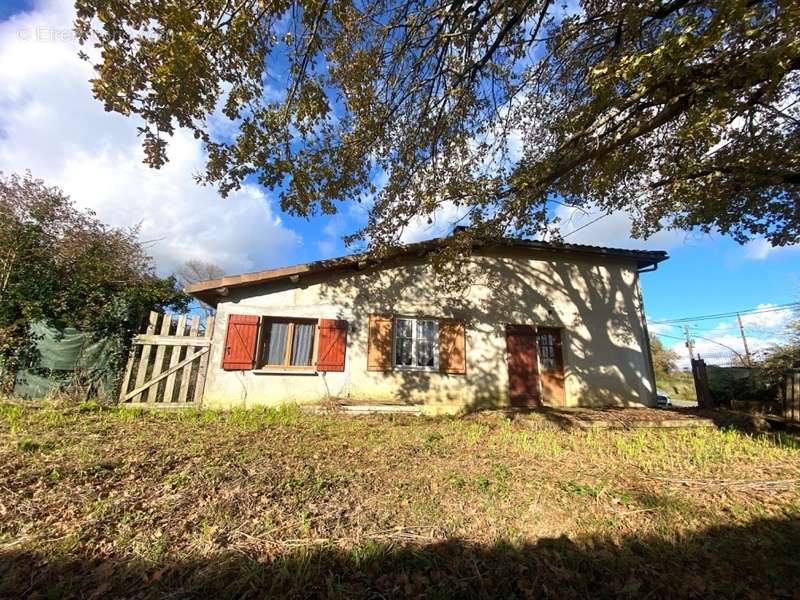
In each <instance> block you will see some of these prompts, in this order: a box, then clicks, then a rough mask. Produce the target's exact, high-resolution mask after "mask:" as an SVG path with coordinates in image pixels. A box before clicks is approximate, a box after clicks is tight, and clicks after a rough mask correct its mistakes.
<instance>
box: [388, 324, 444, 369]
mask: <svg viewBox="0 0 800 600" xmlns="http://www.w3.org/2000/svg"><path fill="white" fill-rule="evenodd" d="M394 366H395V368H397V369H407V370H411V371H437V370H438V369H439V321H437V320H436V319H415V318H410V317H396V318H395V320H394Z"/></svg>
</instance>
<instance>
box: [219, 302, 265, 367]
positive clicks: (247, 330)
mask: <svg viewBox="0 0 800 600" xmlns="http://www.w3.org/2000/svg"><path fill="white" fill-rule="evenodd" d="M258 320H259V318H258V317H256V316H251V315H228V330H227V332H226V334H225V349H224V352H223V354H222V368H223V369H225V370H226V371H246V370H248V369H252V368H253V365H255V362H256V360H255V359H256V339H257V338H258Z"/></svg>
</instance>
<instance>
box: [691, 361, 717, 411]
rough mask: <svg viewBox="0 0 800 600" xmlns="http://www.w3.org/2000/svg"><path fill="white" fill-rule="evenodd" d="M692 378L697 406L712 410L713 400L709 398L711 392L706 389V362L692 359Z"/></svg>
mask: <svg viewBox="0 0 800 600" xmlns="http://www.w3.org/2000/svg"><path fill="white" fill-rule="evenodd" d="M692 377H693V378H694V390H695V393H696V394H697V405H698V406H699V407H700V408H714V399H713V398H712V397H711V390H709V389H708V373H707V372H706V361H704V360H703V359H702V358H698V359H692Z"/></svg>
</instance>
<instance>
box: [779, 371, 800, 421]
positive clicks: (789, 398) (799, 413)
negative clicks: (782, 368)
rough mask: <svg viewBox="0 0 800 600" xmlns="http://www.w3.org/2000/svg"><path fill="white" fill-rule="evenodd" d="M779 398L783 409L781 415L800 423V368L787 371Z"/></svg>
mask: <svg viewBox="0 0 800 600" xmlns="http://www.w3.org/2000/svg"><path fill="white" fill-rule="evenodd" d="M778 398H779V402H780V405H781V409H782V410H783V414H782V415H781V416H782V417H783V418H784V419H786V420H787V421H793V422H795V423H800V369H790V370H788V371H786V375H785V377H784V380H783V384H782V385H781V390H780V393H779V395H778Z"/></svg>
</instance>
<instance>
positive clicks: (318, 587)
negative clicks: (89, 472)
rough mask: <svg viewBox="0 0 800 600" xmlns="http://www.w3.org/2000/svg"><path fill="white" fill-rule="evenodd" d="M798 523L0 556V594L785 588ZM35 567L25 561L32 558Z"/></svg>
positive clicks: (514, 594)
mask: <svg viewBox="0 0 800 600" xmlns="http://www.w3.org/2000/svg"><path fill="white" fill-rule="evenodd" d="M799 546H800V521H798V520H797V519H785V520H784V519H764V520H760V521H755V522H752V523H750V524H748V525H746V526H719V527H714V528H711V529H708V530H705V531H701V532H697V533H694V534H692V535H690V536H686V537H682V538H681V539H676V540H672V541H668V540H666V539H664V538H662V537H635V536H634V537H625V538H622V539H620V540H617V541H615V540H612V539H610V538H606V537H599V536H597V537H589V538H579V539H576V540H570V539H568V538H566V537H560V538H555V539H540V540H538V541H536V542H534V543H528V544H511V543H498V544H495V545H492V546H482V545H475V544H470V543H466V542H463V541H460V540H458V539H450V540H446V541H443V542H441V543H435V544H429V545H414V546H396V545H391V544H388V543H377V542H366V543H363V544H361V545H357V546H355V547H354V548H352V549H351V550H348V551H345V550H342V549H338V548H335V547H324V548H322V547H319V546H316V547H314V548H313V549H312V548H308V549H299V550H296V551H292V552H291V553H287V554H276V553H272V554H270V555H266V554H265V555H254V554H245V553H242V552H235V551H233V550H231V551H230V552H229V553H222V554H214V555H205V556H202V557H197V558H184V559H180V560H179V559H166V560H162V561H157V562H149V561H141V560H128V561H122V560H117V559H115V558H113V557H110V558H105V559H102V558H90V557H88V556H86V557H84V556H78V555H64V556H60V557H52V556H43V555H39V554H33V553H28V552H20V551H14V550H7V551H6V552H4V553H3V554H2V555H0V596H2V597H98V598H99V597H136V598H163V597H176V598H201V597H215V598H267V597H282V598H310V597H312V598H319V597H329V598H330V597H333V598H337V597H338V598H408V597H426V598H538V597H557V598H586V597H594V598H598V597H600V598H603V597H605V598H610V597H630V598H641V597H656V598H662V597H679V598H686V597H753V598H759V597H762V598H771V597H786V598H789V597H793V596H794V595H796V593H797V589H799V588H800V555H799V554H798V553H797V548H798V547H799ZM33 565H35V568H32V566H33Z"/></svg>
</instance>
